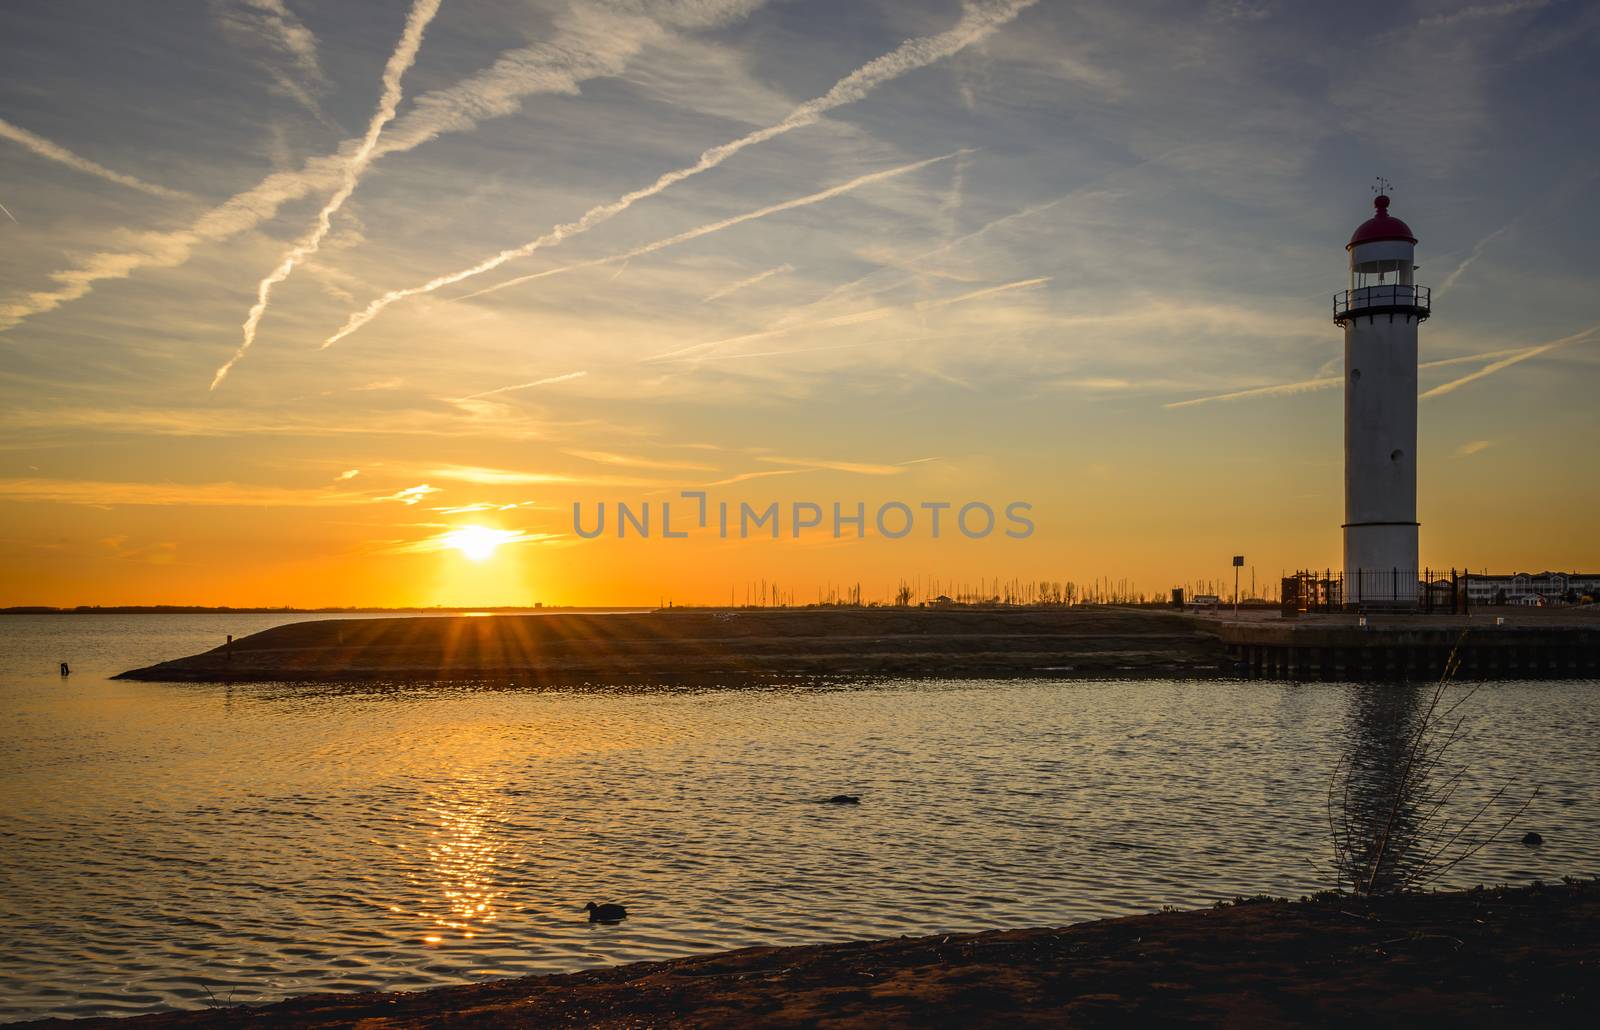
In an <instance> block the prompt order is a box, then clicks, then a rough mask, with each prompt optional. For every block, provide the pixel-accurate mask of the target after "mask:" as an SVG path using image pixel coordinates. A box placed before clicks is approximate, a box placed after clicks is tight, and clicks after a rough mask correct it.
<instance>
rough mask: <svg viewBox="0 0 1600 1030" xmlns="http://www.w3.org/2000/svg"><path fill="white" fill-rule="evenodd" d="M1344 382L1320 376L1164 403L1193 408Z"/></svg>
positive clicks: (1279, 394) (1296, 391) (1335, 378)
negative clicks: (1199, 405)
mask: <svg viewBox="0 0 1600 1030" xmlns="http://www.w3.org/2000/svg"><path fill="white" fill-rule="evenodd" d="M1342 382H1344V377H1343V376H1319V377H1317V378H1316V379H1302V380H1300V381H1299V382H1295V383H1275V384H1273V385H1271V386H1252V387H1250V388H1248V389H1245V390H1230V391H1229V392H1227V393H1216V394H1212V395H1210V396H1209V397H1191V398H1189V399H1188V400H1185V401H1171V402H1169V403H1167V404H1163V405H1162V407H1163V408H1192V407H1194V406H1195V405H1197V404H1213V403H1216V402H1218V401H1242V400H1246V399H1248V398H1251V397H1285V396H1288V395H1290V394H1296V393H1306V392H1307V391H1310V390H1326V389H1328V388H1329V387H1331V386H1338V385H1339V384H1340V383H1342Z"/></svg>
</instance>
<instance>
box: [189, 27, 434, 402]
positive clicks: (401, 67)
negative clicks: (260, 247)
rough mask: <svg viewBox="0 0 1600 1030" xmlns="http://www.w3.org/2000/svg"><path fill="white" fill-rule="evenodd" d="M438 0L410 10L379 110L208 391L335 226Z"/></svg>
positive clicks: (387, 69)
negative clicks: (281, 288)
mask: <svg viewBox="0 0 1600 1030" xmlns="http://www.w3.org/2000/svg"><path fill="white" fill-rule="evenodd" d="M439 4H440V0H416V3H415V4H413V5H412V8H411V13H410V14H409V15H408V16H407V17H406V25H405V29H404V30H403V31H402V32H401V33H400V42H399V43H398V44H397V45H396V46H395V48H394V52H393V53H391V54H390V55H389V60H388V61H387V62H386V63H385V64H384V66H383V92H382V95H381V96H380V97H379V100H378V109H377V110H376V111H373V112H372V118H371V120H370V121H368V123H367V132H366V135H365V136H363V137H362V139H361V143H360V144H359V145H358V146H357V147H356V148H355V150H354V152H352V153H351V154H350V156H349V157H348V158H347V159H346V160H345V162H344V167H343V168H342V169H341V182H340V183H339V188H338V190H336V191H335V192H334V194H333V196H331V197H329V198H328V201H327V203H325V204H323V205H322V210H320V211H318V212H317V221H316V224H315V225H314V226H312V228H311V231H310V232H308V233H307V234H306V235H305V237H304V238H303V239H301V240H300V242H299V243H297V244H295V245H294V246H293V247H291V248H289V251H288V253H286V254H284V256H283V259H282V260H281V261H279V262H278V267H276V268H274V269H273V270H272V271H271V272H269V273H268V274H267V277H266V278H265V279H262V280H261V283H260V284H259V285H258V286H257V287H256V302H255V304H254V306H252V307H251V308H250V313H249V315H248V316H246V318H245V320H244V339H243V340H241V341H240V343H239V349H238V350H237V351H235V352H234V354H233V357H231V358H229V359H228V360H227V361H226V362H224V363H223V365H222V366H221V367H220V368H218V369H217V371H216V374H215V375H214V376H213V377H212V379H211V389H213V390H215V389H216V388H217V386H218V384H220V383H221V382H222V381H223V380H224V379H226V378H227V377H228V373H229V371H231V370H232V369H233V366H234V365H236V364H238V363H239V361H240V359H242V358H243V357H244V355H245V352H246V351H248V350H249V349H250V345H251V344H253V343H254V342H255V339H256V329H257V327H258V326H260V324H261V319H262V317H263V316H265V315H266V313H267V304H268V302H269V301H270V300H271V298H272V288H273V287H274V286H276V285H277V284H278V283H281V282H283V281H284V280H285V279H288V278H289V276H290V275H292V274H293V273H294V269H295V266H296V265H298V264H299V263H300V262H301V261H304V260H305V259H306V258H307V257H309V256H311V255H312V254H315V253H316V252H317V249H318V248H319V247H320V246H321V245H322V241H323V239H324V238H325V237H326V236H327V235H328V233H329V232H330V231H331V230H332V229H333V216H334V215H335V214H337V213H338V211H339V209H340V208H341V207H343V206H344V202H345V201H346V200H349V199H350V194H352V193H354V192H355V190H356V186H357V185H358V184H359V183H360V182H361V175H362V173H363V172H365V171H366V170H367V166H368V165H369V164H370V163H371V162H372V152H373V149H374V148H375V147H376V146H377V145H378V136H379V134H381V133H382V132H383V127H384V126H385V125H388V124H389V122H390V121H391V120H393V118H394V113H395V110H396V108H398V107H399V106H400V95H401V93H400V80H401V78H402V77H403V76H404V75H405V73H406V70H407V69H408V68H410V67H411V65H412V64H413V63H415V62H416V59H417V51H418V50H420V49H421V48H422V35H423V33H424V32H426V31H427V28H428V23H429V22H431V21H432V20H433V17H434V15H436V14H438V13H439Z"/></svg>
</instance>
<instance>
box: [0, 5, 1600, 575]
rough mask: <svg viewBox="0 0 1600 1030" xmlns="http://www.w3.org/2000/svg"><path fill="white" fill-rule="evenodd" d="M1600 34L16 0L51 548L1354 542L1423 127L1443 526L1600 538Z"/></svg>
mask: <svg viewBox="0 0 1600 1030" xmlns="http://www.w3.org/2000/svg"><path fill="white" fill-rule="evenodd" d="M1597 47H1600V6H1597V5H1595V4H1591V3H1580V2H1575V0H1565V2H1563V0H1509V2H1487V3H1467V4H1460V3H1455V4H1452V3H1437V2H1421V3H1410V4H1408V3H1383V4H1377V3H1355V4H1341V5H1337V6H1330V5H1301V4H1290V3H1275V2H1270V0H1259V2H1252V0H1216V2H1212V3H1210V4H1203V3H1195V2H1174V3H1147V2H1138V0H1134V2H1128V0H1122V2H1115V3H1103V4H1101V3H1082V4H1078V3H1066V2H1060V0H1054V2H1053V0H1038V2H1028V0H970V2H967V3H961V2H955V0H948V2H946V0H849V2H838V3H833V2H810V0H442V2H441V0H415V2H413V0H382V2H378V0H374V2H369V3H363V4H359V5H356V4H348V3H342V2H336V0H211V2H199V0H194V2H180V0H116V2H113V0H49V2H44V0H16V2H12V3H8V4H6V5H4V7H3V8H0V205H4V211H3V212H0V605H22V604H53V605H73V604H160V603H174V604H216V605H221V604H232V605H278V604H291V605H394V606H399V605H430V604H446V605H514V604H530V603H533V602H535V601H537V602H542V603H545V604H657V603H660V602H662V601H666V600H671V601H674V602H675V603H679V604H687V603H726V602H727V601H729V600H730V599H731V600H734V601H737V602H741V603H742V602H743V601H744V600H745V599H746V598H747V597H748V596H750V595H751V594H752V593H755V594H760V593H761V592H762V590H763V589H765V590H767V591H768V592H770V590H771V589H772V585H773V584H777V585H779V587H780V588H781V590H782V591H783V592H784V593H785V594H786V595H788V596H792V597H793V598H794V599H795V600H796V601H799V602H805V601H811V600H815V599H816V598H817V597H818V596H819V594H820V595H823V596H826V595H827V594H828V593H830V592H841V593H842V592H844V591H847V590H851V589H854V588H855V587H856V586H857V585H859V587H860V589H861V591H862V593H863V596H864V597H866V598H868V599H872V598H880V599H885V598H887V597H888V596H890V595H891V594H892V593H893V592H894V590H895V589H896V587H897V586H898V585H899V584H900V583H901V582H907V583H910V584H912V585H913V587H914V589H915V590H916V591H917V592H918V596H919V599H920V597H924V596H928V595H929V594H931V593H933V592H935V590H937V589H949V588H950V587H951V586H952V585H954V584H960V583H966V584H968V585H969V586H972V587H973V588H976V587H977V585H978V584H979V583H980V582H981V583H984V584H987V586H986V587H985V589H986V590H989V591H990V592H992V589H993V584H994V583H995V581H1000V582H1001V583H1002V584H1003V583H1005V582H1009V581H1026V582H1034V583H1037V582H1039V581H1042V580H1043V581H1056V582H1068V581H1070V582H1075V583H1078V584H1085V583H1091V582H1094V581H1096V580H1101V581H1116V582H1125V583H1126V584H1127V585H1129V586H1131V587H1133V588H1135V589H1139V590H1143V591H1148V592H1152V593H1153V592H1157V591H1165V590H1167V589H1169V588H1170V587H1172V586H1177V585H1189V586H1190V587H1191V589H1193V588H1194V587H1195V586H1196V585H1197V584H1199V583H1201V582H1202V581H1204V580H1228V579H1230V573H1231V568H1230V559H1231V556H1232V555H1234V554H1244V555H1246V558H1247V566H1246V572H1247V573H1252V574H1254V575H1255V577H1256V579H1257V581H1258V583H1259V584H1261V585H1263V586H1265V584H1267V583H1270V582H1275V581H1276V578H1277V577H1278V576H1279V575H1280V574H1281V573H1282V572H1283V571H1285V570H1293V569H1295V568H1304V567H1329V566H1337V565H1338V564H1339V561H1340V546H1341V538H1340V530H1339V525H1340V522H1341V521H1342V512H1343V492H1342V491H1343V479H1342V429H1341V419H1342V413H1343V408H1342V397H1341V385H1342V380H1341V376H1342V346H1343V344H1342V336H1341V334H1340V331H1339V329H1338V328H1337V327H1336V326H1334V325H1333V324H1332V322H1331V298H1332V294H1333V293H1334V292H1336V291H1337V290H1339V289H1342V288H1343V287H1344V286H1345V285H1346V282H1345V280H1346V277H1347V272H1346V269H1345V261H1346V254H1345V251H1344V244H1345V242H1346V241H1347V240H1348V238H1349V235H1350V233H1351V232H1352V230H1353V229H1354V228H1355V226H1356V225H1358V224H1359V223H1360V222H1361V221H1363V220H1364V219H1365V218H1366V217H1368V215H1369V214H1370V213H1371V201H1372V188H1371V187H1372V184H1373V181H1374V177H1375V176H1379V175H1381V176H1384V177H1385V178H1387V179H1388V180H1389V181H1391V182H1392V183H1393V188H1392V195H1393V198H1394V199H1393V207H1392V208H1391V213H1393V214H1394V215H1396V216H1398V217H1400V218H1402V219H1404V220H1405V221H1406V222H1407V223H1408V224H1409V225H1410V226H1411V227H1412V229H1413V230H1414V231H1415V233H1416V235H1417V236H1418V238H1419V240H1420V243H1419V245H1418V251H1417V252H1418V263H1419V265H1420V266H1421V267H1420V269H1419V271H1418V273H1417V276H1418V281H1419V282H1421V283H1423V284H1425V285H1430V286H1431V287H1432V289H1433V298H1434V300H1433V311H1434V314H1433V317H1432V318H1431V319H1430V320H1429V321H1427V322H1426V323H1424V324H1423V325H1422V327H1421V330H1420V340H1421V361H1422V363H1423V368H1422V371H1421V383H1422V387H1421V391H1422V395H1421V399H1420V401H1419V403H1420V426H1421V429H1420V435H1421V439H1420V441H1419V452H1418V454H1419V501H1418V504H1419V518H1420V520H1421V523H1422V529H1421V547H1422V560H1423V561H1424V562H1425V563H1427V564H1430V565H1432V566H1436V567H1444V568H1448V567H1451V566H1456V567H1471V568H1473V569H1487V570H1489V571H1495V572H1511V571H1517V570H1528V571H1540V570H1543V569H1546V568H1551V569H1565V570H1576V571H1593V570H1594V569H1595V568H1596V567H1600V534H1597V533H1596V532H1595V528H1596V525H1597V515H1596V512H1597V511H1600V481H1597V480H1596V478H1595V477H1594V476H1593V474H1592V469H1593V463H1594V455H1595V454H1596V453H1597V452H1600V406H1597V404H1596V402H1595V398H1596V397H1597V396H1600V390H1597V389H1596V387H1597V385H1600V252H1597V251H1596V248H1594V247H1593V245H1592V241H1593V240H1594V239H1596V238H1597V236H1600V199H1597V195H1600V191H1597V187H1600V149H1597V148H1596V147H1595V145H1594V142H1593V141H1594V140H1595V139H1597V138H1600V80H1597V79H1596V78H1595V77H1594V75H1593V73H1592V66H1593V59H1594V55H1595V53H1596V49H1597ZM685 491H688V492H691V496H690V497H687V498H686V497H684V496H683V494H684V492H685ZM695 491H700V492H704V493H705V495H706V498H707V503H708V507H709V512H710V515H709V518H708V520H707V527H706V528H705V529H701V528H700V527H699V526H698V524H692V525H689V526H688V528H689V529H691V530H692V531H691V532H688V535H687V536H685V537H683V538H677V537H674V538H671V539H667V538H663V536H662V533H661V528H662V527H661V524H660V523H661V518H662V515H663V512H662V506H663V505H668V504H670V505H671V510H672V514H671V518H672V519H673V528H674V530H675V531H680V532H681V531H683V529H681V528H680V527H684V526H685V525H686V524H688V523H693V522H694V518H693V516H694V515H695V513H696V509H697V505H698V503H699V502H698V498H697V497H695V496H693V492H695ZM619 503H623V504H627V505H628V506H629V507H630V510H632V511H634V512H637V511H639V510H640V509H649V510H651V512H652V515H653V519H654V521H653V522H652V525H651V529H652V534H651V536H650V537H649V538H641V534H639V533H637V532H630V533H629V535H628V536H626V537H625V538H622V539H618V537H617V533H616V528H617V527H616V515H617V509H616V506H617V505H618V504H619ZM723 503H726V504H728V505H730V506H731V509H732V511H733V512H734V515H733V523H734V527H733V529H732V531H731V532H730V533H729V535H728V537H727V538H723V537H722V536H721V535H720V534H719V533H718V531H717V525H716V524H717V518H716V510H717V506H718V505H719V504H723ZM772 503H776V504H778V505H779V519H780V527H779V535H778V538H777V539H772V538H771V536H770V534H769V533H768V531H767V527H766V526H765V525H763V526H762V527H760V528H758V529H757V530H756V531H755V532H753V533H750V534H749V535H748V536H747V537H746V538H744V539H740V535H739V532H738V528H737V525H738V513H739V512H740V510H741V509H740V505H741V504H748V505H750V506H752V510H754V511H756V512H761V511H764V510H765V509H766V507H767V505H769V504H772ZM797 503H799V504H806V503H813V504H816V505H818V508H819V509H820V510H821V511H822V512H823V519H822V524H821V525H820V526H819V527H817V528H806V529H804V530H803V531H801V532H800V534H799V535H798V536H796V535H795V534H794V532H793V531H792V527H791V523H792V521H793V519H792V515H793V514H794V510H795V509H794V505H796V504H797ZM836 503H837V504H839V505H840V506H841V509H840V510H841V511H842V512H843V513H845V514H847V515H848V514H851V513H853V512H854V511H855V509H856V505H857V504H861V505H863V506H864V509H863V510H864V511H865V512H866V516H867V517H866V525H865V527H864V529H865V531H864V533H863V534H862V535H859V536H858V535H856V534H857V531H856V530H855V528H854V527H853V525H851V524H849V523H846V524H844V525H843V526H842V527H841V531H840V533H839V535H837V536H836V535H835V534H834V533H833V531H832V519H831V514H832V509H833V505H834V504H836ZM895 503H898V504H901V505H904V506H905V510H906V511H907V512H908V513H909V514H910V516H911V518H912V524H911V528H910V531H909V532H907V533H906V534H905V535H904V536H900V537H898V538H892V537H891V536H890V535H886V534H885V533H883V532H880V528H881V527H879V526H878V525H876V524H875V514H876V513H877V512H878V511H879V510H880V509H882V508H883V506H884V505H893V504H895ZM944 503H948V504H950V505H951V506H952V507H951V508H949V509H936V508H931V507H925V505H938V504H944ZM1014 503H1017V504H1023V505H1027V507H1026V508H1023V509H1014V510H1016V511H1020V512H1022V513H1023V514H1024V515H1025V518H1026V519H1027V521H1028V524H1029V525H1030V526H1031V532H1028V533H1027V534H1026V535H1020V532H1019V535H1007V533H1006V532H1005V530H1006V529H1008V528H1010V529H1012V530H1014V531H1020V526H1021V523H1017V522H1008V521H1007V519H1006V517H1005V509H1006V507H1007V506H1008V505H1011V504H1014ZM602 504H604V505H605V506H606V508H607V513H608V519H609V521H608V523H607V525H606V531H605V532H604V533H602V534H600V535H599V536H596V537H594V538H592V539H590V538H587V537H586V536H584V535H583V534H580V533H578V532H576V531H575V521H574V506H575V505H576V506H577V507H578V509H579V516H580V517H579V520H578V524H579V525H582V526H584V527H585V528H588V529H592V528H593V524H594V519H595V518H596V514H597V512H598V511H599V509H600V506H601V505H602ZM968 504H978V505H987V506H988V508H989V510H992V511H994V512H995V513H996V516H997V523H996V527H995V529H994V530H993V531H992V532H989V533H987V534H975V536H972V537H969V536H968V535H965V534H963V533H962V532H959V531H955V530H953V529H952V524H951V520H952V519H954V518H955V516H956V513H957V512H958V511H959V510H960V509H961V508H962V507H963V506H965V505H968ZM982 511H983V509H981V508H975V509H973V519H972V523H971V524H970V525H975V526H977V527H978V528H982V522H983V519H982ZM889 512H890V516H889V518H888V521H887V523H886V526H887V527H888V529H889V530H890V531H891V532H892V531H895V530H898V529H899V528H900V523H901V522H902V521H903V519H902V516H901V515H900V509H899V508H894V507H891V508H890V509H889ZM937 512H942V514H943V517H944V519H945V522H944V525H943V530H942V532H941V534H940V535H939V536H938V537H937V538H935V537H934V536H933V535H932V532H931V526H930V517H931V516H932V515H933V514H935V513H937ZM627 528H628V529H629V530H633V528H634V527H633V526H632V525H629V526H628V527H627ZM763 583H764V584H766V586H765V587H763V586H762V584H763Z"/></svg>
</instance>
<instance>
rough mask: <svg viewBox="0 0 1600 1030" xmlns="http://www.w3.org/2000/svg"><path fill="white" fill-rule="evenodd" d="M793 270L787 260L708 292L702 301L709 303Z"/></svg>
mask: <svg viewBox="0 0 1600 1030" xmlns="http://www.w3.org/2000/svg"><path fill="white" fill-rule="evenodd" d="M792 271H794V266H793V265H791V264H789V263H788V262H787V261H785V262H784V263H783V264H781V265H779V266H778V267H776V268H769V269H767V270H766V271H765V272H757V273H756V274H755V275H752V276H751V277H750V278H748V279H740V280H739V281H738V282H736V283H732V284H730V285H728V286H724V287H723V288H722V289H720V290H717V291H715V292H713V293H708V294H706V295H705V296H704V297H702V298H700V302H701V303H702V304H709V303H711V302H712V301H714V300H721V299H722V298H723V297H726V296H727V295H728V294H730V293H737V292H739V291H740V290H743V289H747V288H749V287H751V286H754V285H755V284H756V283H759V282H765V281H766V280H768V279H771V278H772V277H773V276H775V275H782V274H783V273H785V272H792Z"/></svg>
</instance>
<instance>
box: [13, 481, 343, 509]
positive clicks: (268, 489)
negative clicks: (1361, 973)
mask: <svg viewBox="0 0 1600 1030" xmlns="http://www.w3.org/2000/svg"><path fill="white" fill-rule="evenodd" d="M0 498H3V499H5V500H8V501H21V502H34V503H40V502H47V503H55V504H87V505H94V506H97V507H112V506H115V505H151V506H170V505H180V506H181V505H188V506H194V507H222V508H235V507H241V508H260V507H280V508H320V507H326V506H329V505H344V504H364V503H367V502H368V501H369V500H370V497H368V496H366V495H362V494H354V493H344V492H340V491H334V490H321V489H319V490H302V489H294V488H289V487H272V486H249V485H241V484H238V483H127V482H107V481H101V480H65V479H0Z"/></svg>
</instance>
